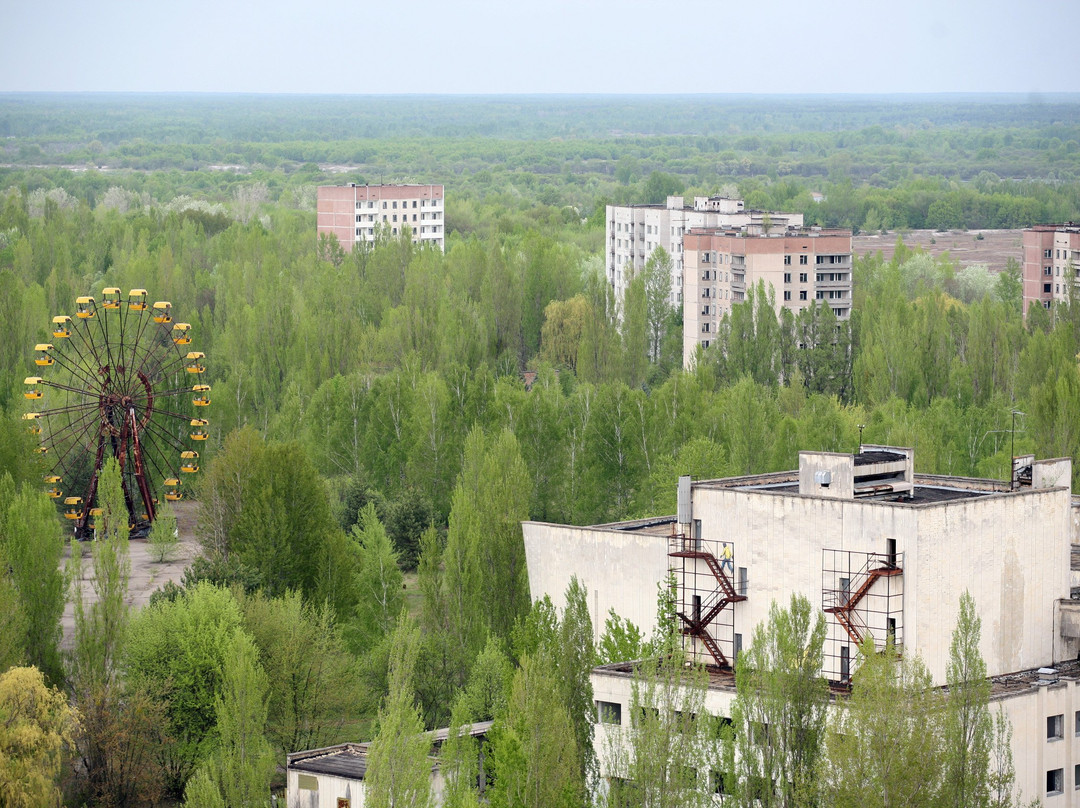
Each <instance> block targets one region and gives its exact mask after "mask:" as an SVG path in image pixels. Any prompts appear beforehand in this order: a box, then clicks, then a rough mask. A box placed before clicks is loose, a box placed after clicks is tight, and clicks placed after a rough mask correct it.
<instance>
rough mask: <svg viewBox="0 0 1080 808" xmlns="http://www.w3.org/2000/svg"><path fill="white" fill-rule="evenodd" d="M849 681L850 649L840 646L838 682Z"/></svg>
mask: <svg viewBox="0 0 1080 808" xmlns="http://www.w3.org/2000/svg"><path fill="white" fill-rule="evenodd" d="M849 679H851V648H850V646H847V645H841V646H840V681H841V682H846V681H848V680H849Z"/></svg>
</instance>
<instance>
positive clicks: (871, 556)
mask: <svg viewBox="0 0 1080 808" xmlns="http://www.w3.org/2000/svg"><path fill="white" fill-rule="evenodd" d="M898 558H899V556H896V555H886V554H883V553H868V554H867V558H866V563H865V564H863V566H862V568H861V569H860V570H859V571H858V572H856V573H855V574H854V575H853V576H852V577H851V579H850V581H849V582H848V585H847V586H846V587H844V588H842V589H827V590H825V591H824V592H823V593H822V594H823V600H824V603H823V604H822V606H823V610H824V611H825V612H826V613H827V614H831V615H835V617H836V622H838V623H839V624H840V625H841V626H842V627H843V629H844V631H846V632H847V635H848V636H849V637H850V638H851V641H852V642H853V643H855V645H856V646H859V645H862V641H863V639H864V638H865V637H867V636H872V635H870V630H869V629H868V628H867V626H866V621H865V620H864V619H863V618H862V616H861V615H860V614H859V613H858V612H857V611H856V607H857V606H858V605H859V603H860V601H862V599H863V598H865V597H866V595H867V593H868V592H869V591H870V589H871V587H873V585H874V584H875V583H877V581H878V580H880V579H881V578H887V577H892V576H894V575H903V573H904V571H903V569H902V568H901V567H900V565H899V563H898Z"/></svg>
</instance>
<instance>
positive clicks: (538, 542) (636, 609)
mask: <svg viewBox="0 0 1080 808" xmlns="http://www.w3.org/2000/svg"><path fill="white" fill-rule="evenodd" d="M521 527H522V532H523V533H524V536H525V558H526V563H527V564H528V568H529V591H530V592H531V593H532V597H533V598H534V599H535V598H541V597H543V596H544V595H548V596H550V598H551V601H552V603H554V604H555V607H556V608H557V609H560V610H561V609H564V608H565V607H566V588H567V587H568V586H569V585H570V579H571V578H572V577H574V576H575V575H576V576H577V578H578V580H579V581H580V582H581V584H582V586H584V587H585V591H586V593H587V594H588V598H589V613H590V616H591V617H592V622H593V640H594V642H595V641H596V640H599V638H600V634H601V632H602V631H603V627H604V621H605V620H606V619H607V614H608V610H609V609H614V610H615V613H616V614H618V615H619V616H620V617H622V618H624V619H626V620H629V621H630V622H631V623H633V624H634V625H635V626H637V627H638V628H639V629H641V630H642V631H643V632H644V633H645V635H646V636H648V635H650V634H651V633H652V632H653V631H654V630H655V628H656V588H657V586H658V585H659V584H660V582H661V581H662V580H663V579H664V576H665V575H666V574H667V569H668V558H667V546H668V542H667V535H668V534H669V533H671V530H672V529H673V528H674V527H675V519H674V517H670V518H667V519H656V520H642V521H638V522H624V523H620V524H618V525H596V526H594V527H574V526H571V525H553V524H548V523H546V522H522V525H521Z"/></svg>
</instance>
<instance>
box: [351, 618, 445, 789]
mask: <svg viewBox="0 0 1080 808" xmlns="http://www.w3.org/2000/svg"><path fill="white" fill-rule="evenodd" d="M419 650H420V630H419V629H418V628H417V627H416V625H415V624H414V623H413V622H412V621H411V620H410V619H409V617H408V614H406V613H405V612H402V614H401V617H400V618H399V619H398V625H397V628H396V629H395V630H394V636H393V639H392V640H391V646H390V665H389V670H388V678H389V682H390V690H389V692H388V693H387V695H386V700H385V701H384V703H383V706H382V708H381V709H380V710H379V729H378V731H377V732H376V733H375V738H374V740H372V742H371V749H370V751H369V753H368V769H367V774H366V776H365V783H366V787H367V799H366V804H367V805H369V806H371V808H423V807H424V806H426V805H427V804H428V800H429V797H430V791H431V761H430V759H429V757H428V753H429V752H430V751H431V741H430V739H429V738H428V736H427V735H426V734H425V733H424V725H423V722H422V721H421V719H420V710H419V709H418V708H417V706H416V691H415V690H414V689H413V676H414V672H415V670H416V658H417V654H418V652H419Z"/></svg>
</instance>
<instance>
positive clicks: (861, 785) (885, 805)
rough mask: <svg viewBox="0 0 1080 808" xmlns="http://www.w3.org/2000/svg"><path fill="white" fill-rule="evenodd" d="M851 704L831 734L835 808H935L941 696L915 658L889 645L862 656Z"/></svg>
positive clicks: (829, 789) (829, 795) (869, 647)
mask: <svg viewBox="0 0 1080 808" xmlns="http://www.w3.org/2000/svg"><path fill="white" fill-rule="evenodd" d="M860 654H861V657H862V662H861V663H860V665H859V669H858V670H857V671H856V672H855V676H854V680H853V682H852V691H851V698H850V699H849V700H848V701H847V703H846V704H844V705H843V706H842V707H840V709H839V711H838V714H837V715H836V717H835V720H834V721H833V722H832V725H831V726H830V728H829V733H828V740H827V749H828V758H829V766H828V768H827V776H826V780H825V789H826V791H825V795H826V801H827V802H828V803H829V804H830V805H833V806H836V808H866V807H867V806H881V808H915V807H916V806H933V805H935V804H936V801H937V800H938V798H939V795H940V791H941V783H942V775H943V769H944V760H943V756H942V730H943V727H942V720H943V712H944V706H945V705H943V704H942V700H941V692H940V691H939V690H938V689H937V688H935V687H934V686H933V680H932V679H931V677H930V673H929V671H927V669H926V666H925V665H924V664H923V663H922V660H920V659H919V658H918V657H907V656H900V655H899V654H897V652H896V648H895V647H894V646H893V643H892V639H891V638H890V639H889V641H888V643H887V644H886V646H885V648H884V650H883V651H882V652H881V653H878V652H877V650H876V649H875V647H874V640H873V638H870V637H868V638H867V639H866V640H865V641H864V642H863V646H862V648H861V649H860Z"/></svg>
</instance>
